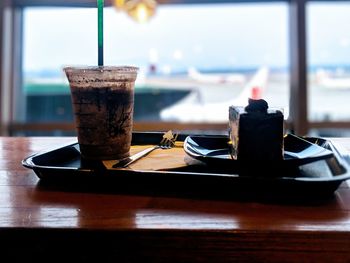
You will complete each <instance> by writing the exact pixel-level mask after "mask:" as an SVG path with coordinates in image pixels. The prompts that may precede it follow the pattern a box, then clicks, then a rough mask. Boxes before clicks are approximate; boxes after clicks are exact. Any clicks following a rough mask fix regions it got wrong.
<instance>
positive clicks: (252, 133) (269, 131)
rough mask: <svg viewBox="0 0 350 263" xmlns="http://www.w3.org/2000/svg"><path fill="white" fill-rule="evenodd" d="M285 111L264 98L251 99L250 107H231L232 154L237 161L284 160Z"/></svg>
mask: <svg viewBox="0 0 350 263" xmlns="http://www.w3.org/2000/svg"><path fill="white" fill-rule="evenodd" d="M283 123H284V121H283V113H282V112H281V111H280V110H274V109H269V108H268V104H267V102H266V101H265V100H253V99H249V104H248V106H246V107H245V108H244V107H235V106H230V108H229V128H230V139H231V141H232V149H231V155H232V158H234V159H237V160H243V161H245V160H253V161H271V160H282V159H283V134H284V125H283Z"/></svg>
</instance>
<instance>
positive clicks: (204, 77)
mask: <svg viewBox="0 0 350 263" xmlns="http://www.w3.org/2000/svg"><path fill="white" fill-rule="evenodd" d="M188 76H189V77H190V78H191V79H193V80H196V81H198V82H203V83H217V84H225V83H235V84H243V83H244V82H245V81H246V78H245V76H244V75H243V74H238V73H235V74H215V73H201V72H199V71H198V70H197V69H195V68H194V67H191V68H189V69H188Z"/></svg>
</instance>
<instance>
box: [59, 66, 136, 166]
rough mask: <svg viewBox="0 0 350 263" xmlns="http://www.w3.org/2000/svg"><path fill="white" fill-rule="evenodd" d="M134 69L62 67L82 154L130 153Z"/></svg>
mask: <svg viewBox="0 0 350 263" xmlns="http://www.w3.org/2000/svg"><path fill="white" fill-rule="evenodd" d="M137 71H138V68H136V67H130V66H120V67H117V66H99V67H65V68H64V72H65V73H66V76H67V78H68V81H69V85H70V91H71V98H72V104H73V112H74V116H75V124H76V130H77V135H78V143H79V147H80V152H81V155H82V157H83V158H85V159H92V160H113V159H117V160H120V159H123V158H126V157H128V156H129V151H130V145H131V137H132V126H133V111H134V86H135V80H136V77H137Z"/></svg>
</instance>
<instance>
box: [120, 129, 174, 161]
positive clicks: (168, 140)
mask: <svg viewBox="0 0 350 263" xmlns="http://www.w3.org/2000/svg"><path fill="white" fill-rule="evenodd" d="M177 136H178V134H177V133H175V134H173V132H172V131H171V130H170V131H167V132H166V133H164V135H163V138H162V140H161V141H160V142H159V144H158V145H155V146H153V147H150V148H147V149H144V150H143V151H141V152H138V153H136V154H134V155H132V156H130V157H128V158H126V159H124V160H121V161H120V162H118V163H116V164H115V165H113V168H125V167H127V166H128V165H130V164H132V163H134V162H136V161H137V160H139V159H141V158H142V157H144V156H146V155H147V154H149V153H151V152H153V151H154V150H156V149H163V150H166V149H170V148H172V147H174V145H175V141H176V139H177Z"/></svg>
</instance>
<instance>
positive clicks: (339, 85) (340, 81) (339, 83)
mask: <svg viewBox="0 0 350 263" xmlns="http://www.w3.org/2000/svg"><path fill="white" fill-rule="evenodd" d="M316 83H317V84H318V85H320V86H323V87H326V88H332V89H350V78H342V77H336V78H334V77H330V74H329V73H328V72H327V71H326V70H324V69H319V70H317V72H316Z"/></svg>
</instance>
